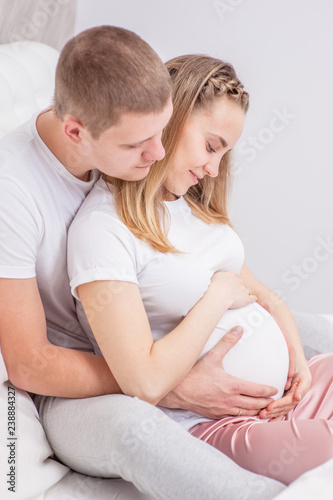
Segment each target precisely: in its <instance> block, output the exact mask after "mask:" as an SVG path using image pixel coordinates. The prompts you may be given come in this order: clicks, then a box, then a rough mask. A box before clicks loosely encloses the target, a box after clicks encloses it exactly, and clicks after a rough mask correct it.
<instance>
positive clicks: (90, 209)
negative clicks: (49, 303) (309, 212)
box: [68, 179, 288, 429]
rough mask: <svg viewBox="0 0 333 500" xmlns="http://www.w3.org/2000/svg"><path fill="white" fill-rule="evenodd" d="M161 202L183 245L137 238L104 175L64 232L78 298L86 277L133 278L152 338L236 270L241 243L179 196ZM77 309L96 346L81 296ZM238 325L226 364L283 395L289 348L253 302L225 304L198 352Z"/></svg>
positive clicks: (171, 234) (182, 417) (188, 422)
mask: <svg viewBox="0 0 333 500" xmlns="http://www.w3.org/2000/svg"><path fill="white" fill-rule="evenodd" d="M165 205H166V208H167V212H168V224H169V231H168V238H169V241H170V242H171V243H172V244H173V245H174V246H175V247H176V248H177V249H178V250H180V251H181V252H182V253H179V254H173V253H167V254H164V253H161V252H158V251H156V250H154V249H153V248H152V247H151V246H150V245H149V244H147V243H145V242H143V241H142V240H140V239H138V238H136V237H135V236H134V235H133V234H132V233H131V232H130V231H129V229H128V228H127V227H126V226H125V225H124V224H123V223H122V222H121V221H120V219H119V217H118V215H117V211H116V208H115V205H114V199H113V196H112V195H111V193H110V191H109V190H108V188H107V186H106V184H105V183H104V181H103V180H102V179H100V180H99V181H98V182H97V183H96V184H95V186H94V188H93V189H92V191H91V192H90V194H89V195H88V197H87V198H86V200H85V201H84V203H83V205H82V207H81V208H80V210H79V212H78V214H77V216H76V218H75V219H74V222H73V224H72V226H71V228H70V231H69V238H68V272H69V276H70V280H71V283H70V284H71V290H72V293H73V295H74V296H75V297H76V298H78V296H77V293H76V288H77V287H78V286H79V285H81V284H83V283H87V282H91V281H97V280H119V281H129V282H132V283H136V284H138V286H139V287H140V292H141V296H142V300H143V303H144V306H145V309H146V312H147V316H148V319H149V323H150V327H151V330H152V335H153V339H154V340H155V341H156V340H158V339H160V338H161V337H163V336H164V335H166V334H167V333H169V332H170V331H171V330H173V329H174V328H175V327H176V326H177V325H178V324H179V323H180V321H182V319H183V318H184V317H185V316H186V315H187V313H188V312H189V310H190V309H191V308H192V307H193V306H194V304H195V303H196V302H197V301H198V300H199V299H200V298H201V297H202V296H203V294H204V292H205V291H206V289H207V287H208V285H209V283H210V279H211V277H212V275H213V273H215V272H216V271H233V272H235V273H236V274H238V273H239V272H240V269H241V267H242V265H243V262H244V248H243V244H242V242H241V240H240V238H239V237H238V235H237V234H236V233H235V231H234V230H233V229H231V228H230V227H229V226H228V225H223V224H206V223H205V222H203V221H202V220H201V219H199V218H198V217H196V216H195V215H194V214H193V213H192V211H191V209H190V208H189V206H188V205H187V203H186V202H185V200H184V199H183V198H179V199H178V200H176V201H171V202H165ZM96 305H97V306H98V304H96ZM129 313H130V312H129ZM78 314H79V317H80V320H81V322H82V326H83V328H84V330H85V331H86V333H87V335H88V337H89V338H90V340H91V342H92V343H93V345H94V348H95V352H96V353H98V354H101V352H100V350H99V347H98V345H97V343H96V341H95V339H94V337H93V334H92V332H91V329H90V327H89V325H88V322H87V320H86V318H85V315H84V312H83V310H82V306H81V304H80V303H79V304H78ZM236 325H241V326H242V327H243V328H244V334H243V337H242V339H241V340H240V341H239V342H238V343H237V344H236V345H235V346H234V347H233V348H232V349H231V350H230V351H229V352H228V354H227V355H226V356H225V357H224V360H223V366H224V369H225V370H226V371H227V372H229V373H230V374H232V375H235V376H237V377H240V378H242V379H245V380H249V381H253V382H258V383H264V384H267V385H272V386H274V387H277V388H278V390H279V393H278V394H277V396H275V397H276V398H277V397H281V396H282V394H283V390H284V385H285V383H286V377H287V371H288V349H287V345H286V342H285V339H284V337H283V334H282V332H281V330H280V329H279V327H278V326H277V324H276V322H275V321H274V320H273V318H272V317H271V316H270V315H269V314H268V313H267V312H266V311H265V310H264V309H263V308H261V307H260V306H259V305H258V304H251V305H248V306H246V307H243V308H239V309H231V310H228V311H227V312H226V313H225V314H224V315H223V317H222V318H221V320H220V322H219V323H218V325H217V327H216V328H215V330H214V332H213V333H212V335H211V337H210V338H209V340H208V342H207V344H206V345H205V347H204V349H203V351H202V353H201V355H204V354H205V353H206V352H207V351H208V350H209V349H211V348H212V347H213V346H214V345H215V344H216V343H217V342H218V340H219V339H221V338H222V337H223V335H224V334H225V333H226V332H227V331H228V330H229V329H230V328H231V327H233V326H236ZM164 411H165V412H166V413H167V414H168V415H169V416H170V417H171V418H173V419H175V420H176V421H178V422H180V423H182V425H184V427H186V428H187V429H189V428H190V427H192V426H193V425H195V424H197V423H199V422H202V421H206V420H208V419H206V418H204V417H201V416H198V415H196V414H194V413H192V412H190V411H183V410H169V409H164Z"/></svg>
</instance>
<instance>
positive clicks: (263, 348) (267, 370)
mask: <svg viewBox="0 0 333 500" xmlns="http://www.w3.org/2000/svg"><path fill="white" fill-rule="evenodd" d="M236 325H240V326H242V327H243V329H244V333H243V336H242V338H241V339H240V340H239V341H238V342H237V344H236V345H235V346H233V347H232V348H231V349H230V351H229V352H228V353H227V354H226V355H225V357H224V359H223V367H224V369H225V371H226V372H228V373H230V374H231V375H234V376H236V377H239V378H242V379H244V380H248V381H250V382H256V383H259V384H266V385H271V386H273V387H276V388H277V389H278V391H279V392H278V393H277V394H276V395H275V396H273V397H274V398H275V399H279V398H281V397H282V395H283V392H284V386H285V383H286V380H287V374H288V366H289V355H288V347H287V344H286V341H285V339H284V336H283V333H282V332H281V330H280V328H279V326H278V325H277V323H276V321H275V320H274V319H273V318H272V316H271V315H270V314H269V313H268V312H267V311H266V310H265V309H263V308H262V307H261V306H259V305H258V304H256V303H253V304H250V305H248V306H245V307H241V308H239V309H229V310H228V311H227V312H226V313H225V314H224V315H223V317H222V318H221V320H220V322H219V323H218V325H217V327H216V328H215V330H214V332H213V333H212V335H211V336H210V338H209V340H208V342H207V343H206V345H205V347H204V349H203V351H202V353H201V356H203V355H204V354H206V352H208V351H209V350H210V349H211V348H212V347H213V346H214V345H216V343H217V342H218V341H219V340H220V339H221V338H222V337H223V336H224V335H225V334H226V333H227V331H228V330H230V329H231V328H232V327H233V326H236Z"/></svg>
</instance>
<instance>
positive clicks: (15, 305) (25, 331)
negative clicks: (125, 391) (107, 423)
mask: <svg viewBox="0 0 333 500" xmlns="http://www.w3.org/2000/svg"><path fill="white" fill-rule="evenodd" d="M0 345H1V353H2V356H3V358H4V362H5V364H6V368H7V372H8V377H9V379H10V381H11V382H12V383H13V384H14V385H16V386H17V387H18V388H20V389H24V390H27V391H30V392H33V393H36V394H43V395H51V396H59V397H67V398H85V397H92V396H99V395H103V394H109V393H120V392H121V391H120V389H119V386H118V384H117V383H116V381H115V380H114V378H113V376H112V374H111V372H110V370H109V368H108V366H107V364H106V362H105V361H104V359H103V358H102V357H100V356H95V355H94V354H92V353H87V352H81V351H76V350H73V349H67V348H63V347H58V346H54V345H53V344H51V343H50V342H49V341H48V339H47V334H46V321H45V315H44V309H43V305H42V302H41V299H40V295H39V292H38V287H37V282H36V279H35V278H30V279H4V278H2V279H0Z"/></svg>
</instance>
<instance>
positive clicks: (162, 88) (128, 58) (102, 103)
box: [54, 26, 171, 138]
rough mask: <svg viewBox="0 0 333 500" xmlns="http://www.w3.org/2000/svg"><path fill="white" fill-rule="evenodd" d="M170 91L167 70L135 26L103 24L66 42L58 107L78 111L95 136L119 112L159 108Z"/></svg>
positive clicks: (58, 84)
mask: <svg viewBox="0 0 333 500" xmlns="http://www.w3.org/2000/svg"><path fill="white" fill-rule="evenodd" d="M170 95H171V83H170V77H169V73H168V71H167V70H166V68H165V66H164V64H163V62H162V61H161V59H160V58H159V57H158V55H157V54H156V52H155V51H154V50H153V49H152V48H151V47H150V46H149V45H148V44H147V43H146V42H145V41H144V40H142V39H141V38H140V37H139V36H138V35H136V34H135V33H133V32H132V31H129V30H126V29H124V28H118V27H115V26H99V27H96V28H91V29H88V30H86V31H83V32H82V33H80V34H78V35H77V36H75V37H74V38H72V39H71V40H69V41H68V42H67V44H66V45H65V47H64V48H63V50H62V52H61V54H60V58H59V61H58V65H57V70H56V82H55V94H54V109H55V113H56V114H57V116H58V117H59V118H60V119H61V120H62V119H64V116H65V115H66V114H70V115H72V116H74V117H75V118H76V119H77V120H78V121H80V122H81V123H82V125H83V126H85V127H86V128H87V129H88V130H89V132H90V134H91V135H92V136H93V137H95V138H97V137H98V136H99V135H100V134H101V133H102V132H103V131H104V130H105V129H107V128H109V127H110V126H112V125H115V124H116V123H117V122H118V120H119V118H120V116H121V114H123V113H128V112H134V113H154V112H159V111H161V110H162V109H163V108H164V107H165V105H166V104H167V101H168V99H169V98H170Z"/></svg>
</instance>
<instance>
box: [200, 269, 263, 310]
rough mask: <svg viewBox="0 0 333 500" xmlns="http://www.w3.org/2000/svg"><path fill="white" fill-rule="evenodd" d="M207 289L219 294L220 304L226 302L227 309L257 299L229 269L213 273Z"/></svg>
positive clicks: (235, 307)
mask: <svg viewBox="0 0 333 500" xmlns="http://www.w3.org/2000/svg"><path fill="white" fill-rule="evenodd" d="M209 289H211V290H214V293H218V294H219V297H220V299H221V304H226V303H227V304H228V309H237V308H238V307H243V306H246V305H248V304H251V303H252V302H256V300H257V297H256V296H255V295H253V294H252V292H251V290H250V289H249V288H247V287H246V286H245V285H244V283H243V281H242V280H241V279H240V278H238V276H236V274H235V273H233V272H230V271H228V272H223V271H218V272H216V273H214V274H213V276H212V279H211V283H210V285H209V288H208V290H209Z"/></svg>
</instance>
